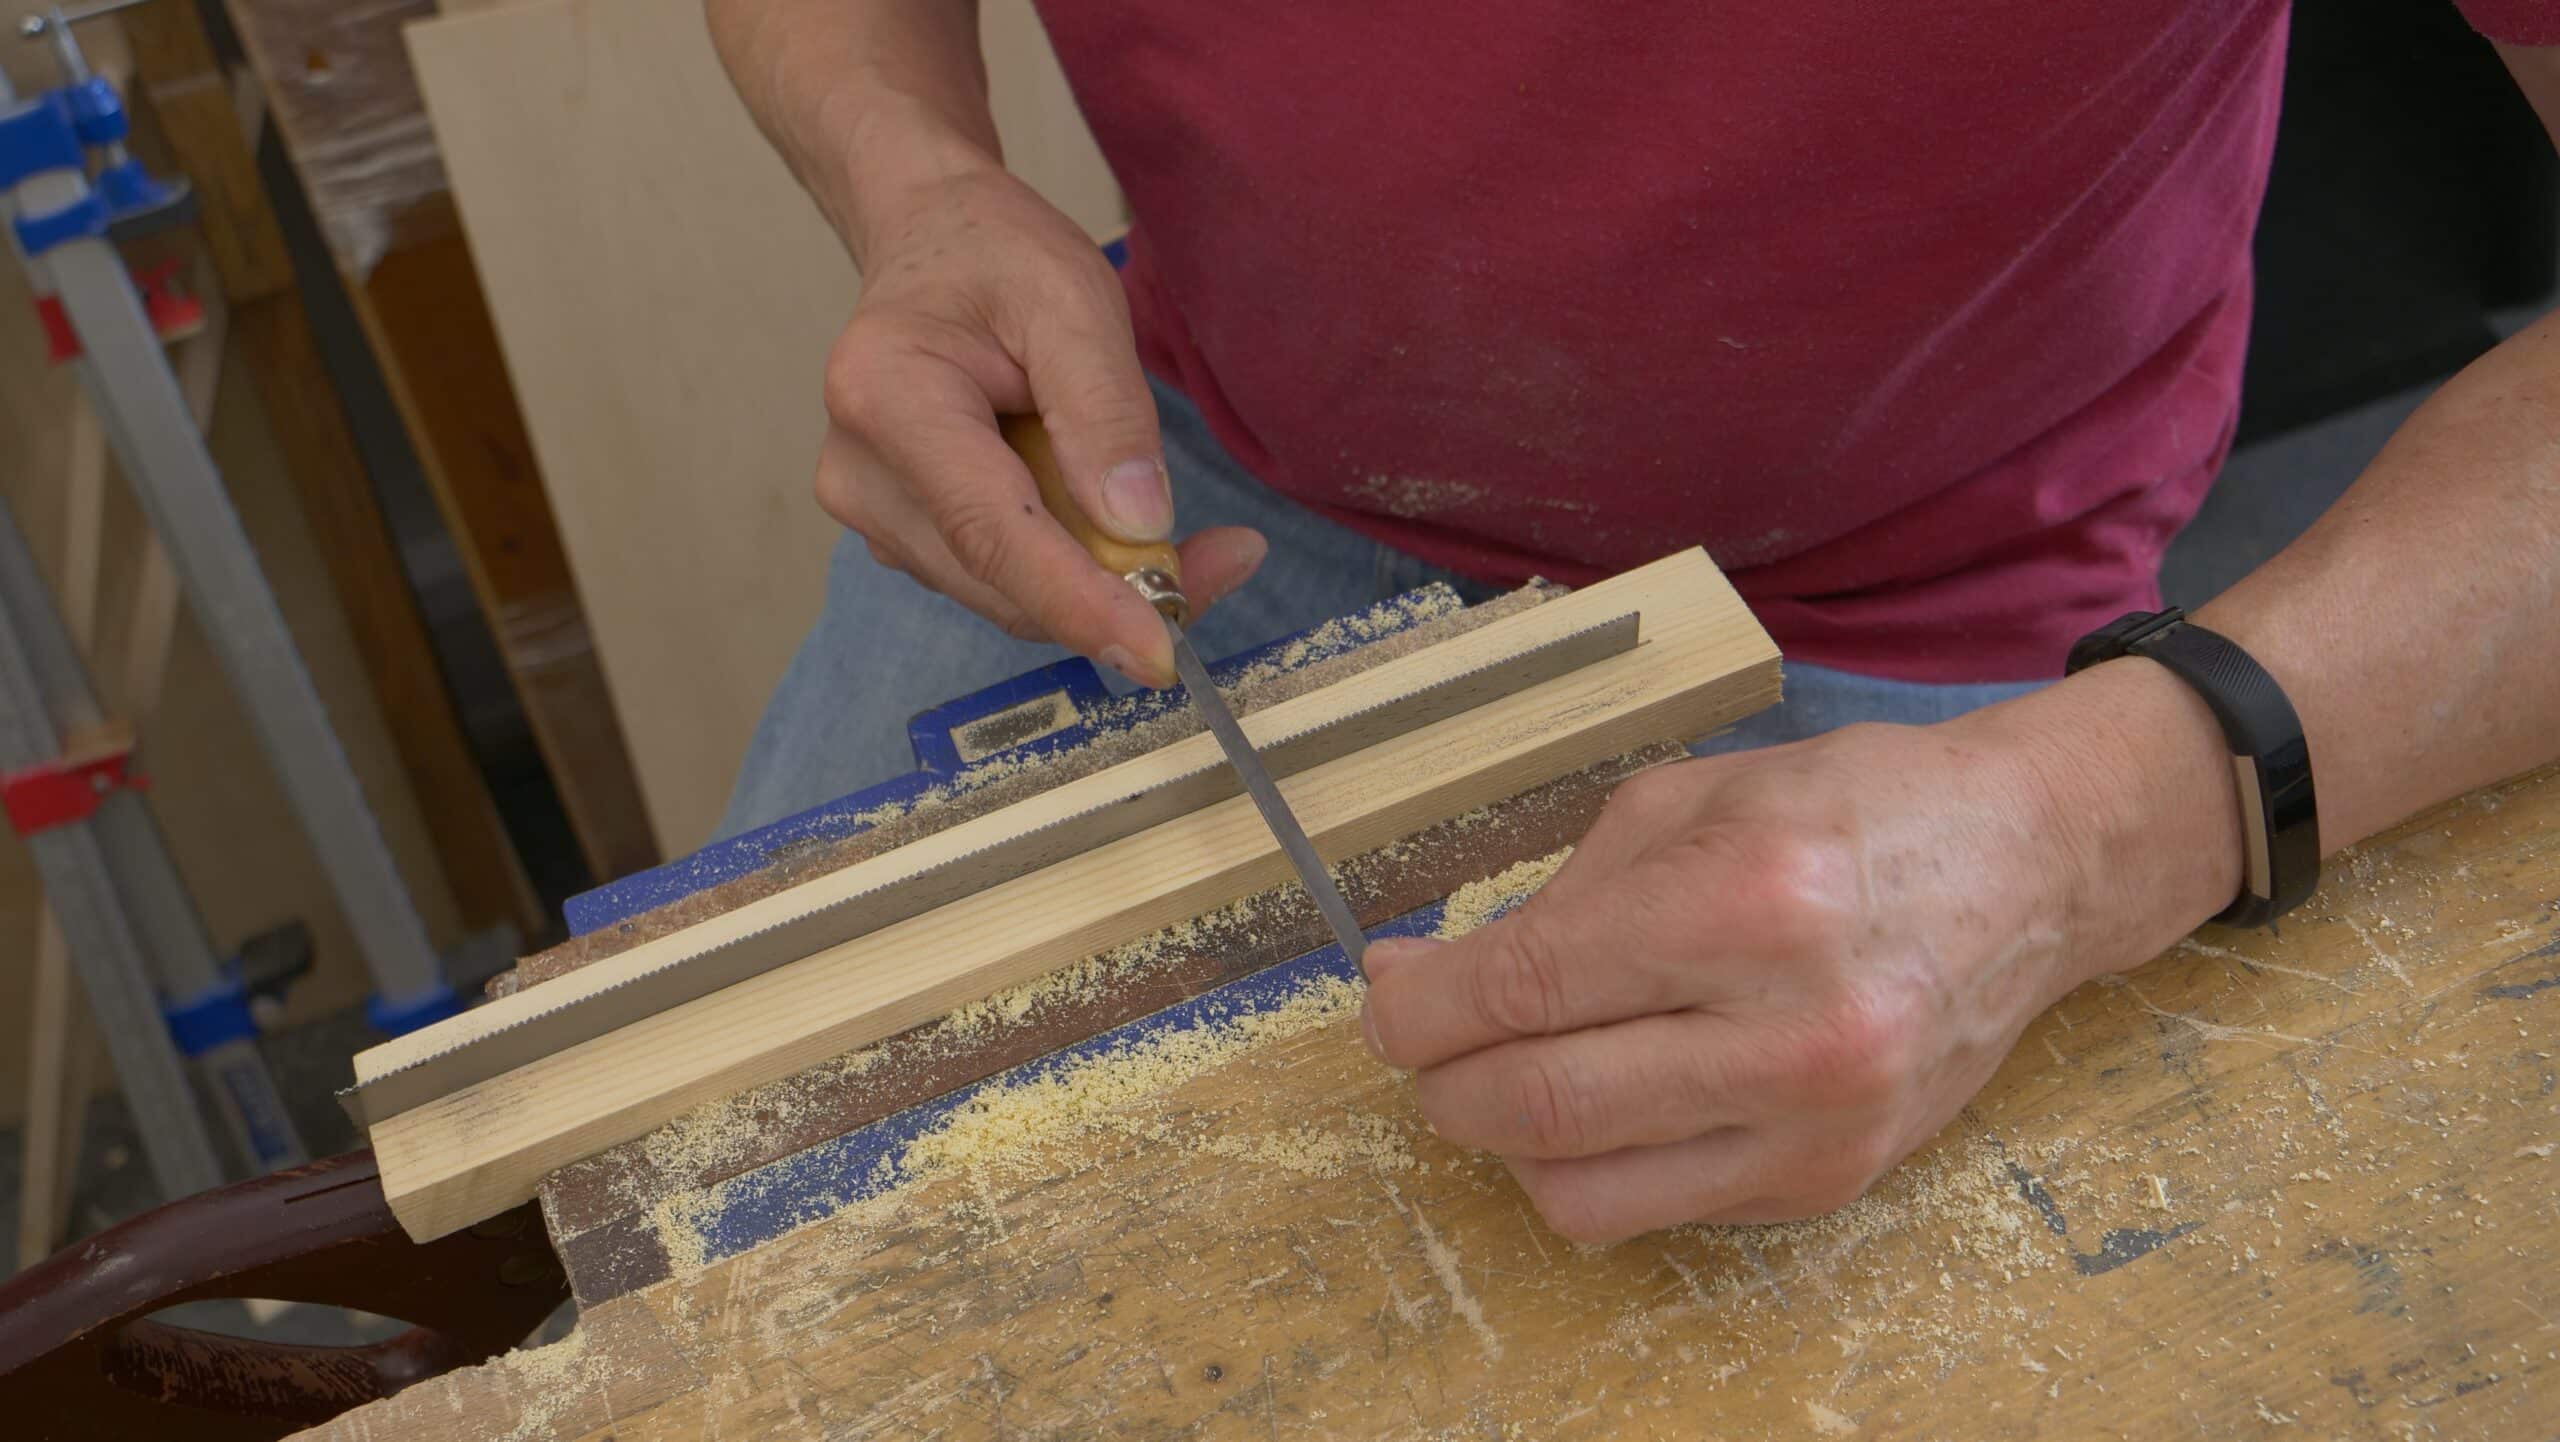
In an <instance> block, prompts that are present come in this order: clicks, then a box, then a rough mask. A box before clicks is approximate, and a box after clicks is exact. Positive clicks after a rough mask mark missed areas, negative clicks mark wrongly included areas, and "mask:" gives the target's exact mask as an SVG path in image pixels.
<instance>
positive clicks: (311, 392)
mask: <svg viewBox="0 0 2560 1442" xmlns="http://www.w3.org/2000/svg"><path fill="white" fill-rule="evenodd" d="M119 20H120V23H121V24H122V26H123V27H124V29H125V32H126V34H127V36H128V37H129V40H130V43H131V45H132V48H133V57H134V67H135V77H136V79H137V80H138V81H139V83H140V88H141V92H142V96H143V98H144V100H145V101H146V102H147V103H148V104H149V106H150V107H151V113H152V114H153V116H154V118H155V119H156V122H157V124H156V131H157V133H158V134H159V136H160V137H161V138H162V140H163V141H164V142H165V143H166V144H167V146H168V148H169V150H170V152H171V156H172V158H173V159H174V160H175V161H176V163H177V164H178V166H179V167H180V168H181V169H182V170H183V171H184V172H185V174H186V175H187V178H188V179H189V181H190V182H191V183H192V184H193V185H194V186H195V189H196V193H197V197H198V201H199V204H200V206H201V210H200V216H199V223H198V227H197V228H198V231H199V233H200V234H201V235H202V236H203V239H204V244H205V250H206V253H207V254H208V255H209V256H210V257H211V259H212V261H213V264H214V269H215V271H216V273H217V274H218V275H219V276H220V277H221V281H222V287H221V288H222V293H223V295H224V297H225V298H227V299H228V300H229V301H230V302H231V304H232V307H233V312H232V319H233V324H234V326H235V328H236V329H237V331H238V333H239V343H240V345H241V347H242V349H243V350H244V351H245V352H247V356H248V362H249V363H248V365H247V367H246V369H247V370H248V372H249V375H250V379H251V381H252V382H253V383H254V384H255V386H256V387H257V394H258V396H259V399H260V401H261V402H262V404H263V405H264V407H265V409H266V412H267V419H268V423H269V425H270V427H271V429H272V431H273V434H274V436H275V438H276V441H277V444H278V448H279V450H280V451H281V453H282V456H283V459H284V465H285V469H286V472H287V474H289V475H290V476H291V477H292V479H293V481H294V485H295V489H296V493H297V495H298V496H299V498H300V500H301V503H302V508H303V511H304V514H305V519H306V520H307V521H308V522H309V524H310V526H311V528H312V530H313V531H314V532H316V533H317V534H318V536H319V538H320V541H321V555H322V556H323V558H324V559H325V561H326V563H327V566H328V573H329V579H330V582H331V585H332V587H333V589H334V590H335V593H336V598H337V602H338V605H339V606H340V607H341V608H342V609H343V611H344V612H345V614H346V617H347V620H348V623H349V624H350V626H352V627H353V629H354V630H355V632H356V635H357V637H358V638H359V643H360V648H361V649H360V654H361V655H362V657H363V660H364V665H365V673H366V679H367V680H368V681H369V682H370V684H371V689H372V691H373V693H374V698H375V700H376V701H378V702H379V704H380V708H381V714H382V717H383V719H384V721H385V722H386V723H388V725H389V727H390V729H391V737H392V744H393V745H394V747H395V748H396V749H397V750H398V753H399V756H400V760H401V763H402V768H403V771H404V772H405V774H406V779H407V782H408V785H409V789H410V790H411V791H412V792H413V794H414V795H415V796H416V798H417V806H418V810H419V812H420V814H421V815H422V816H423V818H424V819H425V821H426V823H427V827H428V831H429V835H430V836H431V837H432V839H433V844H434V853H435V859H434V869H435V871H436V872H438V873H440V874H437V875H432V876H418V875H410V876H409V877H408V878H407V880H408V881H409V884H410V887H411V889H412V890H413V891H417V890H421V889H433V890H441V889H443V888H445V887H447V886H450V887H451V889H452V891H453V895H454V898H455V901H456V902H457V904H458V905H459V906H460V907H461V908H462V911H463V915H464V917H465V918H466V921H467V922H468V924H471V925H475V926H476V925H487V924H490V923H495V922H507V923H510V924H512V925H514V926H515V927H516V928H517V929H518V930H519V931H520V932H522V933H524V934H527V935H534V934H539V933H540V932H542V931H543V930H544V929H545V918H544V916H543V914H542V909H541V906H540V903H539V902H538V900H537V899H536V898H535V896H534V894H533V887H532V883H531V882H530V881H529V880H528V879H527V878H526V876H525V873H524V869H523V867H522V865H521V864H520V863H519V861H518V859H517V856H516V853H515V846H514V842H513V841H512V840H511V839H510V838H509V836H508V834H507V831H506V827H505V824H504V822H503V821H502V819H501V818H500V816H499V814H498V809H497V804H496V802H495V800H494V799H493V798H492V797H491V796H490V794H489V789H488V785H487V783H486V782H485V781H484V780H483V779H482V777H481V775H480V770H479V763H478V762H477V761H476V760H475V759H474V758H473V756H472V754H471V749H470V745H469V743H468V741H467V740H466V739H465V737H464V735H463V730H462V722H461V717H460V716H459V714H458V713H457V712H456V711H455V709H454V706H453V702H452V699H451V697H450V696H449V694H448V693H447V692H446V689H445V685H444V673H443V671H442V670H441V669H440V667H439V666H438V664H437V661H436V657H435V652H434V649H433V647H432V645H431V643H430V642H429V640H428V637H427V631H426V625H425V622H424V621H423V620H422V619H421V618H420V616H419V614H418V608H417V601H416V598H415V597H414V596H412V595H411V594H410V591H409V586H408V581H407V573H406V571H405V570H404V569H403V568H402V566H401V564H400V557H399V555H398V553H397V552H396V551H395V550H394V549H393V547H392V544H391V537H390V532H389V530H388V528H387V526H386V524H385V522H384V520H383V516H382V510H381V504H380V502H379V501H378V500H377V499H376V497H375V496H374V493H373V486H372V478H371V477H370V476H369V475H368V474H367V473H366V471H365V468H364V463H363V460H362V457H361V456H360V455H359V454H358V452H357V450H356V446H355V438H354V436H353V434H352V432H351V431H350V430H349V428H348V423H347V420H346V416H345V413H344V411H343V409H342V407H341V405H340V403H339V399H338V393H337V389H336V387H335V385H334V384H333V383H332V382H331V380H330V378H329V376H328V373H327V370H326V368H325V367H324V366H323V364H322V362H321V358H320V353H319V348H318V346H317V344H316V343H315V341H314V340H313V338H312V335H311V324H310V319H309V315H308V313H307V311H306V310H305V308H304V305H303V301H302V296H301V293H300V291H299V290H298V289H296V284H295V277H294V273H293V267H292V263H291V260H290V257H289V256H288V254H287V252H286V249H285V243H284V237H283V231H282V229H281V227H280V225H279V223H278V221H277V218H276V213H275V208H274V206H273V205H272V204H271V203H270V201H269V198H268V196H267V193H266V188H265V184H264V182H263V181H262V180H261V179H260V177H259V175H258V170H257V163H256V160H255V158H254V147H255V144H256V140H255V136H256V131H257V119H256V117H257V116H258V115H259V114H260V110H259V107H258V106H257V105H256V104H255V92H254V88H250V89H248V90H246V91H244V90H243V89H242V88H241V87H240V86H239V85H237V84H235V81H234V77H233V76H232V75H231V73H230V72H229V71H228V70H227V69H226V68H224V67H223V66H222V64H221V63H220V61H219V60H218V59H217V57H216V56H215V54H214V52H213V49H212V46H211V44H210V42H209V41H208V39H207V37H206V35H205V33H204V28H203V24H202V22H201V20H200V19H199V18H198V16H197V13H196V10H195V7H194V6H193V5H192V4H190V3H188V0H149V3H148V4H144V5H141V6H137V7H135V8H134V9H132V10H130V11H127V12H124V13H123V14H122V15H121V16H120V17H119ZM244 94H246V95H247V96H248V98H249V101H250V103H248V104H246V105H244V104H243V103H242V102H243V95H244ZM244 116H245V117H246V119H245V120H244ZM377 804H379V803H377Z"/></svg>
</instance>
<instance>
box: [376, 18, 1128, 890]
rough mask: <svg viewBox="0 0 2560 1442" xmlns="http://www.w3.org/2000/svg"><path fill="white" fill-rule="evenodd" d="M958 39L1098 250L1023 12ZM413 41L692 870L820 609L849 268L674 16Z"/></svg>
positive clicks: (674, 830)
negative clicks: (984, 53)
mask: <svg viewBox="0 0 2560 1442" xmlns="http://www.w3.org/2000/svg"><path fill="white" fill-rule="evenodd" d="M983 24H984V26H985V28H986V30H987V32H988V36H989V41H988V46H987V49H988V59H989V88H990V92H991V94H992V95H993V96H994V97H995V102H996V108H997V111H998V117H997V118H998V128H999V130H1000V132H1001V133H1002V135H1003V139H1004V143H1005V150H1006V153H1007V155H1008V157H1009V158H1010V159H1011V161H1012V163H1013V164H1014V165H1015V167H1016V168H1017V170H1018V172H1019V173H1021V174H1022V175H1023V176H1024V177H1025V178H1026V179H1027V180H1029V181H1030V182H1031V183H1032V184H1033V185H1034V186H1036V187H1038V188H1039V189H1040V190H1041V191H1042V192H1043V193H1044V194H1045V195H1047V196H1049V197H1050V198H1051V199H1052V200H1053V201H1056V202H1058V203H1059V204H1060V205H1061V206H1062V207H1063V208H1064V209H1065V210H1066V211H1067V213H1068V214H1070V215H1072V216H1073V217H1075V218H1076V219H1077V220H1078V221H1080V222H1082V223H1083V224H1085V225H1086V226H1088V227H1089V228H1092V229H1094V230H1096V231H1103V230H1109V229H1114V228H1117V226H1118V225H1119V223H1120V221H1121V212H1120V205H1119V200H1118V195H1117V192H1116V190H1115V189H1114V188H1113V186H1112V184H1111V180H1110V174H1109V171H1108V170H1107V169H1106V168H1105V167H1104V166H1103V164H1102V162H1101V159H1100V156H1099V153H1098V152H1096V151H1095V150H1094V149H1093V146H1092V142H1091V139H1090V138H1089V137H1088V136H1086V135H1085V134H1084V131H1083V127H1082V125H1081V123H1080V122H1079V121H1078V120H1077V118H1076V117H1075V114H1074V111H1073V109H1072V107H1071V106H1070V105H1068V104H1067V103H1066V101H1065V91H1064V86H1063V82H1059V81H1056V80H1055V79H1054V72H1055V62H1054V61H1053V60H1051V59H1050V58H1049V57H1048V55H1047V51H1046V47H1045V45H1044V44H1042V43H1041V42H1040V40H1039V31H1038V27H1037V24H1036V22H1035V21H1034V20H1033V18H1032V16H1031V12H1030V9H1029V7H1028V6H1027V5H1023V4H1021V3H1019V0H1007V3H1004V4H993V5H989V6H987V7H985V17H984V21H983ZM409 38H410V49H411V53H412V55H413V57H414V58H415V61H416V66H417V76H418V80H419V83H420V85H421V87H422V89H423V90H424V92H425V96H426V102H427V107H428V110H429V113H430V114H431V115H432V117H433V119H434V121H435V138H436V143H437V145H438V147H439V148H440V149H441V151H442V153H443V157H444V162H445V168H446V171H447V173H448V174H449V175H450V176H451V178H452V182H453V193H454V197H455V199H456V201H457V202H458V204H459V206H460V209H461V212H462V219H463V223H464V225H465V228H466V229H467V231H468V233H469V236H470V240H471V251H472V255H473V258H474V259H475V260H476V262H477V263H478V267H479V271H480V277H481V281H482V284H483V286H484V287H485V289H486V290H487V293H488V297H489V302H490V310H491V312H492V313H493V314H494V315H495V317H496V320H497V327H498V336H499V339H500V340H501V342H503V344H504V346H505V350H506V360H507V368H508V371H509V372H510V374H511V375H512V376H513V379H514V382H515V388H516V393H517V395H518V396H519V397H520V399H521V400H522V402H523V406H524V414H525V419H526V422H527V424H528V426H529V427H530V429H531V432H532V436H533V443H534V449H535V454H536V455H537V457H538V458H539V459H540V461H541V467H542V479H543V484H544V486H545V487H546V488H547V490H548V492H549V495H550V498H551V505H552V509H553V512H554V513H555V514H556V515H557V516H558V518H559V524H560V535H561V539H562V540H563V541H564V542H565V543H566V545H567V549H568V555H569V560H570V563H571V565H572V566H573V567H574V569H575V572H576V577H577V587H578V593H579V595H580V596H581V597H582V598H583V600H584V602H585V605H586V613H587V619H588V622H589V625H590V626H591V627H592V629H593V631H594V634H595V640H596V646H597V650H598V653H599V654H600V655H601V656H602V658H603V663H604V672H605V675H606V677H607V678H608V680H609V681H610V683H611V686H612V691H613V696H614V701H615V704H616V707H617V709H618V710H619V713H620V715H621V720H622V726H623V732H624V735H625V736H626V737H627V739H628V740H629V743H630V747H631V756H632V761H633V763H634V765H635V767H636V768H637V770H638V773H639V777H640V786H641V791H642V794H643V796H644V797H645V799H646V802H647V805H648V811H649V815H650V818H651V823H652V826H653V828H654V831H655V833H656V836H657V839H658V842H659V844H660V846H661V847H662V849H664V850H665V851H667V852H668V853H669V854H676V853H680V852H683V851H686V850H689V849H691V848H692V847H693V846H695V845H698V844H699V843H700V842H701V841H702V840H703V839H704V838H705V837H707V836H708V835H709V834H710V831H711V828H712V826H713V825H714V824H715V822H716V821H717V819H718V817H719V815H720V811H721V809H722V806H723V805H724V803H725V801H726V798H727V795H728V790H729V785H730V781H731V779H732V777H733V776H734V775H735V772H736V766H737V762H738V759H739V758H740V757H741V756H743V755H744V754H745V750H746V743H747V739H748V737H749V735H750V733H751V732H752V731H753V729H754V727H755V723H756V719H757V717H758V716H759V715H760V714H761V712H762V710H763V707H764V703H765V700H766V698H767V697H768V696H769V695H770V694H771V693H772V690H773V686H774V683H775V682H776V681H777V680H778V679H779V678H780V677H781V675H782V671H783V667H784V666H785V664H786V663H787V662H788V661H789V659H790V656H791V653H792V651H793V649H794V648H795V647H796V646H797V644H798V642H799V640H800V637H801V635H802V634H803V632H804V631H805V629H806V626H807V623H808V621H809V619H810V618H811V617H812V616H814V615H815V614H816V611H817V607H818V602H819V599H820V597H821V595H822V592H823V585H824V576H825V566H826V557H827V552H828V548H829V547H830V545H831V544H832V543H833V541H834V540H835V538H836V536H837V535H838V534H839V532H838V528H837V527H836V526H835V524H834V523H833V522H831V521H829V520H828V519H827V518H826V517H825V516H824V515H823V514H821V513H820V512H819V511H818V509H817V506H816V504H815V502H814V501H813V500H812V499H811V496H810V491H809V483H810V476H811V473H812V470H813V468H814V466H815V464H816V459H817V453H818V444H819V441H820V438H821V437H822V435H823V434H824V426H825V416H824V414H823V412H822V410H821V408H820V404H819V383H820V379H821V375H822V371H823V368H824V364H825V359H826V355H827V350H828V347H829V346H830V345H831V344H832V343H833V342H834V340H835V337H836V334H837V333H838V331H839V330H840V329H841V328H842V326H843V324H844V321H845V318H846V315H847V314H848V313H849V311H850V308H851V306H852V304H853V298H854V295H855V292H856V290H857V288H858V286H857V281H856V278H855V276H854V273H853V269H852V266H851V264H850V262H849V261H848V260H847V259H846V257H845V255H844V251H843V248H842V247H841V246H840V245H839V244H838V243H837V241H836V238H835V236H834V235H833V234H832V233H831V232H830V231H829V230H828V229H827V227H826V226H825V224H824V223H823V222H821V221H820V219H819V218H818V215H817V212H816V210H815V209H814V207H812V206H811V205H810V203H809V201H808V198H807V197H806V196H805V195H803V194H802V193H801V192H800V189H799V187H798V186H797V185H796V184H794V183H793V181H792V179H791V177H790V175H789V173H788V172H787V171H786V170H785V169H784V168H783V165H782V162H781V161H780V160H779V159H778V158H777V157H775V155H774V154H773V152H772V151H771V149H770V148H769V147H767V146H766V145H765V143H764V141H763V139H762V138H761V137H760V136H759V135H758V134H757V133H756V130H755V127H754V125H753V124H752V123H751V122H750V120H749V119H748V117H747V114H746V112H745V109H744V108H743V107H742V106H741V105H740V104H739V102H738V100H737V97H736V96H735V94H734V93H733V92H732V91H731V90H730V87H729V83H728V80H727V78H726V77H725V76H724V75H723V74H722V73H721V71H720V68H719V64H718V62H717V60H716V59H715V57H714V56H713V54H712V51H711V46H710V40H709V37H708V36H707V35H706V33H705V32H704V30H703V21H702V13H701V6H700V4H699V3H698V0H615V3H613V4H609V5H595V4H580V3H569V0H534V3H526V4H511V5H505V6H500V7H496V8H491V9H485V10H479V11H475V12H474V13H470V14H463V15H455V16H449V17H448V18H445V19H441V20H436V21H432V22H428V23H424V24H420V25H416V26H413V27H411V29H410V31H409Z"/></svg>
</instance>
